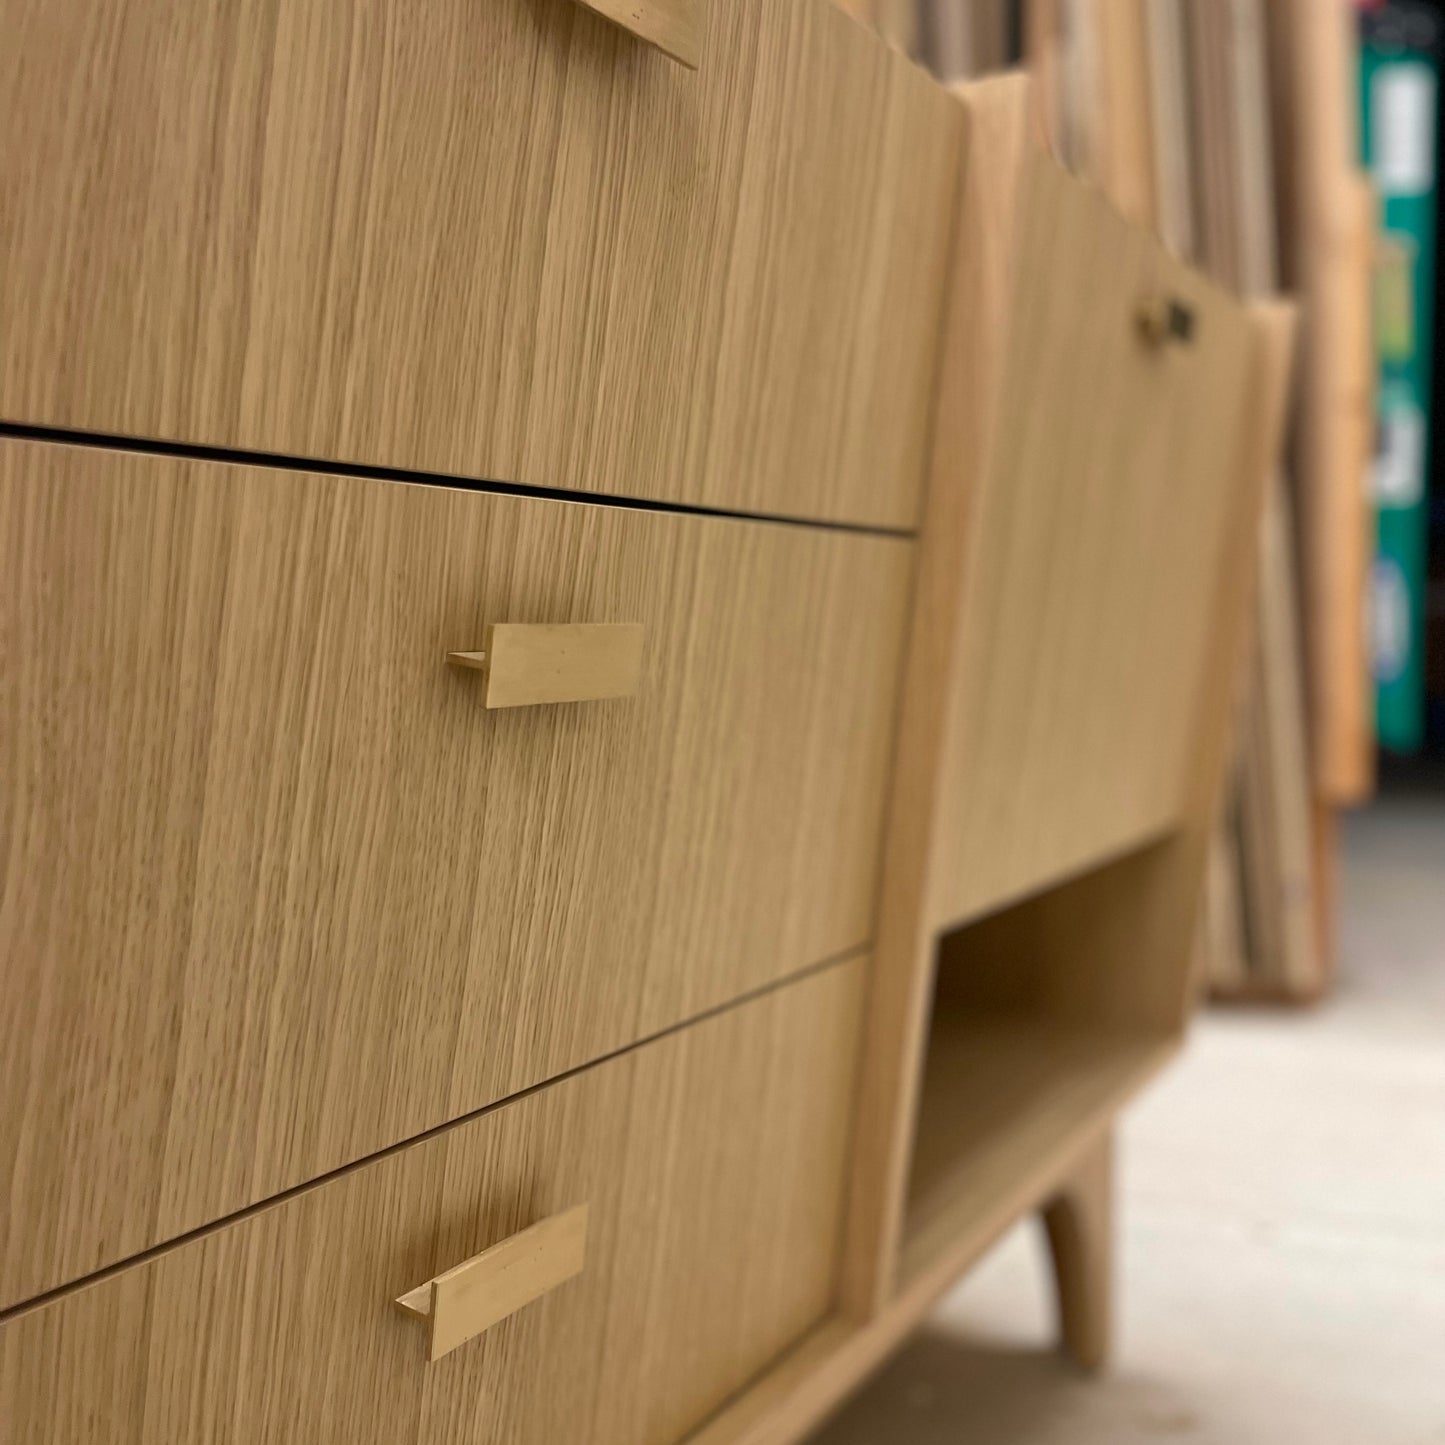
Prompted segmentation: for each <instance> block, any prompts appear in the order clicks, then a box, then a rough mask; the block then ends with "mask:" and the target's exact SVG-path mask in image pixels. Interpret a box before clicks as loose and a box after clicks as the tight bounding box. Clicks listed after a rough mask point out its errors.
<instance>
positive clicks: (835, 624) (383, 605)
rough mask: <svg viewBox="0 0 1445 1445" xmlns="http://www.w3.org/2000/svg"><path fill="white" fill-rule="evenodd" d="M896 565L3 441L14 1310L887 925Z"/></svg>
mask: <svg viewBox="0 0 1445 1445" xmlns="http://www.w3.org/2000/svg"><path fill="white" fill-rule="evenodd" d="M910 557H911V549H910V546H909V544H908V543H906V542H902V541H898V540H893V539H889V538H879V537H870V536H863V535H856V534H850V533H845V532H837V531H828V530H823V529H814V528H805V527H797V526H790V525H785V524H778V523H761V522H741V521H733V520H729V519H723V518H715V517H696V516H679V515H672V514H664V513H655V512H647V511H640V510H635V509H629V508H623V507H615V506H608V507H593V506H585V505H580V504H577V503H570V502H560V501H534V500H524V499H518V498H512V497H502V496H493V495H486V494H479V493H475V492H466V491H461V490H455V489H450V488H441V487H430V486H412V485H404V484H398V483H392V482H384V481H358V480H355V479H352V478H345V477H321V476H315V475H310V476H308V475H304V474H300V473H293V472H287V471H283V470H279V469H266V468H242V467H229V466H223V465H221V464H218V463H210V462H192V461H184V460H179V459H172V458H158V457H150V456H140V455H135V454H124V453H114V452H107V451H103V450H100V449H90V448H81V447H60V446H54V445H50V444H46V443H29V442H19V441H13V440H12V441H8V442H5V443H3V444H0V559H3V562H0V565H3V576H4V585H3V588H0V776H3V777H4V778H5V779H6V785H5V787H4V789H3V790H0V850H3V851H0V879H3V889H0V938H3V940H4V950H5V958H6V981H5V989H4V992H3V996H0V1085H3V1087H0V1097H3V1098H4V1099H5V1100H6V1106H5V1108H4V1110H3V1111H0V1199H3V1210H0V1213H3V1218H4V1227H3V1229H0V1264H3V1268H0V1283H3V1287H0V1307H3V1306H4V1305H9V1304H14V1303H15V1302H17V1301H19V1300H23V1299H26V1298H29V1297H31V1296H33V1295H35V1294H36V1293H38V1292H40V1291H43V1290H46V1289H49V1288H51V1287H52V1286H55V1285H59V1284H61V1283H63V1282H64V1281H66V1280H70V1279H74V1278H76V1277H77V1276H79V1275H82V1274H85V1273H87V1272H89V1271H91V1270H94V1269H97V1268H99V1267H101V1266H103V1265H107V1264H110V1263H112V1262H114V1261H116V1260H120V1259H123V1258H126V1257H127V1256H129V1255H131V1254H132V1253H134V1252H135V1251H138V1250H141V1249H145V1248H147V1247H149V1246H151V1245H154V1244H157V1243H159V1242H161V1241H164V1240H167V1239H170V1238H174V1237H175V1236H176V1235H177V1234H178V1233H180V1232H182V1231H185V1230H189V1229H192V1228H194V1227H197V1226H199V1225H202V1224H204V1223H206V1222H208V1221H210V1220H213V1219H216V1218H219V1217H221V1216H222V1215H225V1214H227V1213H230V1212H232V1211H234V1210H236V1209H238V1208H241V1207H244V1206H246V1205H249V1204H252V1203H254V1202H256V1201H259V1200H262V1199H266V1198H268V1197H270V1196H271V1195H273V1194H274V1193H276V1192H278V1191H280V1190H282V1189H286V1188H289V1187H291V1186H294V1185H297V1184H300V1183H303V1182H305V1181H306V1180H308V1179H311V1178H314V1177H315V1176H316V1175H317V1174H318V1173H320V1172H322V1171H325V1170H329V1169H333V1168H335V1167H337V1166H340V1165H342V1164H345V1163H347V1162H349V1161H352V1160H355V1159H358V1158H360V1157H363V1156H365V1155H367V1154H369V1153H371V1152H374V1151H375V1150H377V1149H380V1148H383V1147H385V1146H388V1145H391V1144H394V1143H397V1142H398V1141H400V1140H402V1139H406V1138H409V1137H411V1136H413V1135H414V1134H416V1133H418V1132H420V1131H421V1130H424V1129H427V1128H431V1127H434V1126H436V1125H438V1124H442V1123H445V1122H446V1121H448V1120H450V1119H453V1118H456V1117H458V1116H459V1115H460V1114H462V1113H464V1112H466V1111H469V1110H473V1109H476V1108H478V1107H481V1106H483V1105H485V1104H489V1103H491V1102H493V1101H495V1100H497V1099H500V1098H504V1097H506V1096H507V1095H509V1094H511V1093H513V1092H515V1091H517V1090H519V1089H522V1088H524V1087H527V1086H529V1085H531V1084H535V1083H538V1082H540V1081H541V1080H544V1079H548V1078H552V1077H555V1076H556V1075H557V1074H559V1073H560V1072H562V1071H563V1070H566V1069H568V1068H571V1067H573V1066H576V1065H578V1064H582V1063H585V1062H587V1061H589V1060H591V1059H595V1058H597V1057H599V1056H601V1055H602V1054H604V1053H606V1052H609V1051H611V1050H613V1049H616V1048H618V1047H620V1046H622V1045H625V1044H628V1043H631V1042H633V1041H635V1040H637V1039H639V1038H643V1037H646V1036H648V1035H650V1034H652V1033H654V1032H656V1031H658V1030H660V1029H663V1028H666V1027H668V1026H669V1025H672V1024H675V1023H677V1022H679V1021H680V1020H683V1019H685V1018H688V1017H691V1016H693V1015H695V1014H697V1013H699V1012H701V1011H703V1010H706V1009H708V1008H710V1007H713V1006H715V1005H718V1004H721V1003H724V1002H727V1001H728V1000H731V999H734V998H737V997H739V996H741V995H742V994H743V993H745V992H747V991H749V990H752V989H756V988H758V987H761V986H763V985H766V984H769V983H771V982H774V981H776V980H778V979H779V978H782V977H784V976H786V975H787V974H788V973H790V972H793V971H796V970H798V969H800V968H802V967H803V966H805V965H807V964H810V963H813V962H816V961H820V960H823V959H826V958H830V957H835V956H840V955H841V954H843V953H845V952H847V951H849V950H850V949H854V948H857V947H858V946H860V945H861V944H863V943H864V942H865V941H866V940H867V939H868V937H869V932H870V929H871V927H872V910H873V905H874V896H875V883H874V880H875V877H876V869H877V863H878V850H879V834H880V829H881V821H882V810H883V805H884V797H885V787H886V774H887V769H888V764H889V761H890V753H891V737H892V727H893V713H894V697H895V689H896V686H897V682H896V678H897V672H898V664H899V654H900V649H901V646H902V631H903V625H904V620H905V616H904V614H905V608H906V594H907V590H908V582H909V567H910ZM492 621H510V622H639V623H642V624H644V625H645V627H646V629H647V631H646V652H645V656H644V661H643V675H642V681H641V685H640V690H639V692H638V695H637V696H636V697H633V698H627V699H620V700H614V701H606V702H588V703H577V704H571V705H558V706H551V707H530V708H516V709H508V710H503V711H497V710H492V711H489V710H487V709H486V708H485V707H484V705H483V683H482V680H481V678H480V677H479V675H478V674H476V673H473V672H469V671H466V670H461V669H457V668H453V667H450V666H448V665H447V661H446V656H447V653H448V652H449V651H452V650H455V649H459V648H460V649H468V648H472V647H475V646H477V645H479V643H480V640H481V639H482V638H483V636H484V628H485V625H486V624H487V623H488V622H492ZM413 1283H416V1281H413Z"/></svg>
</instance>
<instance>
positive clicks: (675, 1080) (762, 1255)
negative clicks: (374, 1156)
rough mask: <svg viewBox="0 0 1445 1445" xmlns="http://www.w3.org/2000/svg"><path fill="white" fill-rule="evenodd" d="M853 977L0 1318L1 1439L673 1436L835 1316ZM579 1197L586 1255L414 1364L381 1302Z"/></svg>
mask: <svg viewBox="0 0 1445 1445" xmlns="http://www.w3.org/2000/svg"><path fill="white" fill-rule="evenodd" d="M861 974H862V963H861V961H857V960H855V961H853V962H850V963H847V964H843V965H837V966H834V967H832V968H829V969H826V970H824V971H822V972H821V973H818V974H815V975H813V976H812V977H810V978H808V979H806V980H804V981H802V982H799V983H796V984H793V985H789V986H786V987H784V988H782V989H779V990H777V991H776V992H774V993H772V994H769V995H767V996H766V997H764V998H762V999H760V1000H757V1001H755V1002H753V1003H749V1004H746V1005H742V1006H740V1007H739V1008H737V1009H733V1010H730V1011H728V1012H726V1013H723V1014H721V1015H719V1016H717V1017H715V1018H712V1019H710V1020H708V1021H706V1022H704V1023H701V1024H697V1025H695V1026H693V1027H691V1028H687V1029H683V1030H681V1031H679V1032H678V1033H675V1034H672V1035H669V1036H668V1037H667V1038H665V1039H662V1040H660V1041H658V1042H656V1043H652V1044H647V1045H644V1046H642V1047H641V1048H639V1049H637V1050H634V1051H632V1052H631V1053H628V1054H624V1055H622V1056H621V1057H619V1058H616V1059H613V1060H610V1061H608V1062H606V1063H603V1064H599V1065H597V1066H596V1067H595V1068H592V1069H588V1070H584V1071H583V1072H581V1073H579V1074H577V1075H574V1076H573V1077H572V1078H570V1079H567V1080H564V1081H563V1082H561V1083H558V1084H554V1085H551V1086H549V1087H547V1088H545V1089H542V1090H539V1091H537V1092H536V1093H534V1094H531V1095H529V1096H527V1097H526V1098H525V1099H522V1100H519V1101H516V1102H513V1103H509V1104H504V1105H502V1106H500V1107H498V1108H496V1109H494V1110H492V1111H490V1112H488V1113H486V1114H483V1115H482V1116H480V1117H479V1118H477V1119H474V1120H470V1121H467V1122H465V1123H462V1124H458V1125H456V1126H454V1127H452V1128H450V1129H447V1130H444V1131H443V1132H441V1133H440V1134H438V1135H436V1136H434V1137H432V1138H430V1139H428V1140H426V1141H424V1142H421V1143H418V1144H415V1145H412V1146H410V1147H408V1148H405V1149H402V1150H399V1151H397V1152H395V1153H393V1154H390V1155H388V1156H386V1157H383V1158H382V1159H380V1160H377V1161H374V1162H371V1163H367V1164H365V1165H363V1166H361V1167H359V1168H357V1169H355V1170H353V1171H350V1172H348V1173H346V1174H343V1175H342V1176H340V1177H338V1178H336V1179H333V1180H329V1181H326V1182H324V1183H322V1184H320V1185H317V1186H315V1187H313V1188H310V1189H307V1190H304V1191H302V1192H300V1193H299V1194H296V1195H293V1196H291V1197H289V1198H287V1199H285V1200H282V1201H279V1202H278V1203H276V1204H274V1205H272V1206H270V1207H267V1208H264V1209H262V1210H260V1211H259V1212H257V1213H254V1214H251V1215H249V1216H246V1217H244V1218H242V1219H240V1220H238V1221H235V1222H232V1223H228V1224H225V1225H222V1226H220V1227H218V1228H216V1229H215V1230H213V1231H211V1232H209V1233H207V1234H205V1235H203V1236H201V1237H200V1238H198V1239H194V1240H191V1241H188V1242H186V1243H183V1244H181V1245H179V1246H177V1247H175V1248H173V1249H170V1250H167V1251H165V1252H163V1253H161V1254H160V1255H158V1256H156V1257H154V1258H151V1259H148V1260H146V1261H144V1262H142V1263H138V1264H136V1265H133V1266H131V1267H129V1268H127V1269H123V1270H122V1271H120V1272H119V1273H117V1274H114V1275H111V1276H109V1277H106V1278H104V1279H101V1280H99V1281H97V1282H95V1283H92V1284H90V1285H88V1286H82V1287H80V1288H79V1289H77V1290H76V1291H74V1292H71V1293H69V1294H66V1295H62V1296H60V1297H59V1298H57V1299H55V1300H53V1301H51V1302H49V1303H48V1304H45V1305H43V1306H40V1307H38V1308H36V1309H33V1310H31V1311H29V1312H26V1313H23V1314H20V1315H18V1316H16V1317H14V1318H12V1319H11V1320H9V1321H8V1322H6V1323H4V1324H0V1401H3V1402H4V1408H3V1409H0V1442H3V1445H57V1442H61V1441H63V1442H65V1445H298V1442H301V1441H305V1442H306V1445H328V1442H336V1445H370V1442H382V1441H385V1442H387V1445H394V1442H416V1445H423V1442H428V1441H446V1442H448V1445H471V1442H475V1445H504V1442H505V1445H557V1442H561V1441H566V1442H568V1445H667V1442H671V1441H673V1440H676V1439H677V1438H678V1437H679V1436H681V1435H682V1434H683V1433H684V1432H686V1431H687V1430H688V1429H689V1428H690V1427H691V1426H692V1425H694V1424H695V1423H696V1422H697V1421H698V1420H699V1419H701V1418H702V1417H703V1416H704V1415H705V1414H707V1413H708V1412H709V1411H710V1410H711V1409H712V1408H714V1407H715V1406H716V1405H718V1404H719V1403H720V1402H721V1401H722V1400H723V1399H724V1398H725V1397H726V1396H727V1395H728V1394H729V1393H731V1392H732V1391H734V1390H736V1389H738V1388H740V1387H741V1386H742V1385H744V1384H745V1383H746V1382H747V1381H748V1379H749V1378H750V1377H751V1376H752V1375H753V1374H755V1373H756V1372H757V1371H758V1370H759V1369H760V1368H761V1367H762V1366H763V1365H765V1364H766V1363H767V1362H768V1361H769V1360H770V1359H771V1358H772V1357H774V1356H775V1355H777V1354H778V1353H780V1352H781V1351H782V1350H783V1349H784V1348H785V1347H786V1346H787V1345H788V1344H789V1343H790V1342H791V1341H792V1340H794V1339H795V1338H797V1337H798V1336H799V1335H800V1334H802V1333H803V1332H804V1331H805V1330H806V1329H807V1328H808V1327H809V1326H810V1325H811V1324H813V1323H814V1322H816V1321H817V1320H818V1319H819V1318H820V1317H821V1316H822V1315H824V1314H825V1313H826V1312H827V1310H828V1308H829V1305H830V1302H831V1297H832V1287H833V1268H834V1260H835V1255H836V1245H837V1239H838V1228H839V1217H840V1196H841V1192H842V1190H841V1185H842V1168H843V1156H844V1151H845V1147H846V1142H847V1114H848V1104H849V1102H850V1100H851V1077H852V1070H853V1055H854V1042H855V1033H856V1022H857V1004H858V997H859V992H860V989H859V985H860V982H861ZM580 1206H585V1207H586V1219H585V1247H583V1248H582V1249H580V1250H579V1251H578V1255H580V1261H579V1258H578V1257H577V1255H574V1256H573V1258H572V1259H571V1261H570V1263H571V1264H574V1265H575V1264H576V1263H578V1262H580V1264H581V1268H580V1272H578V1273H576V1274H575V1276H574V1277H572V1278H569V1279H567V1280H566V1281H565V1282H561V1283H557V1284H556V1285H555V1287H553V1288H551V1289H546V1288H545V1285H546V1283H547V1280H545V1279H543V1280H542V1282H541V1284H540V1285H539V1286H538V1288H539V1290H540V1291H541V1292H540V1293H539V1296H538V1298H537V1299H536V1300H535V1301H534V1302H532V1303H527V1304H524V1305H523V1306H522V1307H521V1308H519V1309H517V1310H516V1311H515V1313H512V1314H511V1315H510V1316H508V1317H506V1318H504V1319H502V1320H501V1321H500V1322H498V1323H495V1324H493V1325H492V1326H491V1328H489V1329H486V1330H485V1331H483V1332H481V1333H479V1334H476V1335H474V1336H473V1337H471V1338H469V1339H467V1340H465V1341H464V1342H462V1343H460V1344H458V1345H457V1347H456V1348H455V1349H453V1350H451V1351H450V1353H448V1354H446V1355H445V1356H443V1357H442V1358H441V1359H439V1360H437V1361H436V1362H434V1363H429V1361H428V1348H427V1332H426V1329H425V1328H424V1326H423V1325H422V1324H421V1323H420V1322H418V1321H416V1320H413V1319H408V1318H406V1317H404V1316H403V1315H402V1314H401V1312H400V1311H398V1310H396V1309H395V1308H394V1307H393V1305H392V1303H391V1301H392V1300H393V1299H394V1298H396V1297H398V1296H401V1295H404V1294H406V1293H408V1292H409V1291H410V1290H411V1289H412V1288H413V1287H414V1286H416V1285H417V1284H418V1283H419V1282H423V1281H427V1280H429V1279H431V1278H432V1277H433V1276H436V1275H439V1274H441V1273H442V1272H443V1271H445V1270H447V1269H449V1268H450V1267H452V1266H455V1265H457V1264H458V1263H460V1262H462V1261H466V1260H468V1259H469V1258H471V1257H473V1256H475V1255H477V1254H478V1253H479V1252H480V1251H483V1250H485V1249H487V1248H488V1247H489V1246H495V1245H496V1244H497V1243H498V1241H501V1240H506V1239H508V1238H509V1237H511V1236H514V1235H515V1234H516V1233H517V1232H518V1231H519V1230H522V1229H524V1228H526V1227H528V1226H531V1225H534V1224H535V1223H536V1222H537V1221H540V1220H546V1219H549V1218H555V1217H556V1216H557V1215H558V1214H560V1213H563V1212H565V1211H571V1210H574V1209H577V1208H579V1207H580ZM545 1262H546V1261H545V1259H544V1263H545ZM560 1272H563V1273H565V1270H564V1271H560ZM503 1307H505V1306H503Z"/></svg>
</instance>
